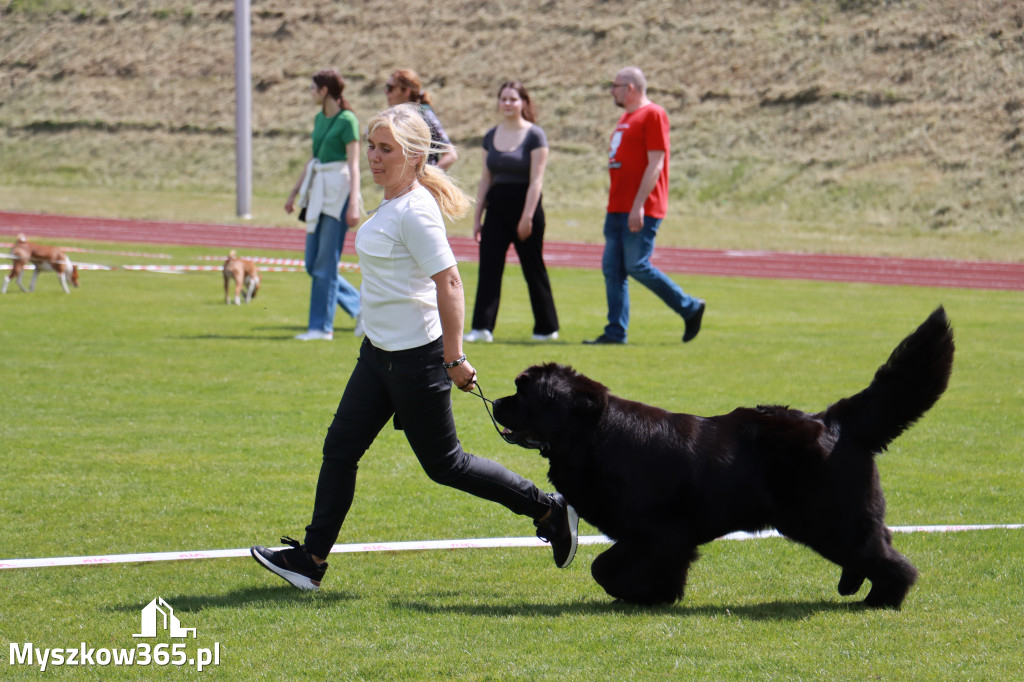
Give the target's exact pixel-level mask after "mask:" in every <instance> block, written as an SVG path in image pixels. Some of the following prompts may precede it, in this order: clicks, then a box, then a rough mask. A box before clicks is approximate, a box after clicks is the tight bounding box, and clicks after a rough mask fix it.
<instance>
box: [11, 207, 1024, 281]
mask: <svg viewBox="0 0 1024 682" xmlns="http://www.w3.org/2000/svg"><path fill="white" fill-rule="evenodd" d="M18 233H24V234H25V235H27V236H28V237H29V239H32V238H38V239H48V240H61V239H64V240H82V239H85V240H95V241H105V242H122V243H129V244H177V245H188V246H220V247H224V248H235V249H239V250H242V249H269V250H282V251H299V252H302V251H303V250H304V243H305V233H304V232H303V231H302V230H300V229H296V228H282V227H261V226H258V225H218V224H205V223H179V222H158V221H143V220H115V219H109V218H82V217H74V216H60V215H41V214H34V213H8V212H3V211H0V237H8V238H9V240H10V241H11V242H13V241H14V237H15V235H17V234H18ZM352 238H353V237H352V233H351V232H349V235H348V240H347V244H346V246H347V250H348V253H352V244H351V241H352ZM449 241H450V242H451V245H452V249H453V250H454V252H455V256H456V257H457V258H458V259H459V260H460V261H475V260H476V259H477V247H476V244H475V243H474V242H473V240H472V239H470V238H468V237H452V238H451V239H450V240H449ZM601 250H602V246H601V245H600V244H579V243H570V242H552V241H548V242H546V243H545V244H544V260H545V261H546V262H547V264H548V265H550V266H562V267H576V268H595V269H596V268H600V267H601ZM510 259H511V260H513V261H514V259H515V256H514V254H511V255H510ZM652 262H653V263H654V264H655V265H656V266H657V267H659V268H661V269H662V270H664V271H665V272H673V273H688V274H700V275H717V276H722V277H762V278H776V279H806V280H818V281H832V282H865V283H870V284H897V285H912V286H931V287H954V288H965V289H1003V290H1011V291H1024V263H1001V262H993V261H967V260H935V259H931V260H925V259H911V258H875V257H869V256H834V255H822V254H799V253H778V252H770V251H723V250H713V249H680V248H670V247H662V246H659V247H657V248H656V249H655V252H654V257H653V258H652Z"/></svg>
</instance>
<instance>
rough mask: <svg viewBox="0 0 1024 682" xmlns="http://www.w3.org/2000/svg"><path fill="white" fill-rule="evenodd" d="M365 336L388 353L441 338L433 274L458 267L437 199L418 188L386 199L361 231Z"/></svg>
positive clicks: (358, 242)
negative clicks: (388, 199)
mask: <svg viewBox="0 0 1024 682" xmlns="http://www.w3.org/2000/svg"><path fill="white" fill-rule="evenodd" d="M355 243H356V253H357V254H358V256H359V269H360V270H361V271H362V274H363V284H362V288H361V293H362V306H363V312H362V315H363V325H364V327H365V329H366V337H367V338H368V339H369V340H370V343H372V344H373V345H374V346H376V347H377V348H380V349H382V350H386V351H397V350H408V349H409V348H418V347H419V346H424V345H426V344H428V343H430V342H431V341H434V340H436V339H438V338H439V337H440V336H441V316H440V315H439V314H438V311H437V289H436V287H435V286H434V280H432V279H430V278H431V277H432V276H433V275H436V274H437V273H439V272H442V271H444V270H447V269H448V268H450V267H452V266H453V265H455V264H456V261H455V254H453V253H452V248H451V246H450V245H449V244H448V236H447V234H446V233H445V229H444V218H443V217H442V216H441V209H440V207H438V205H437V202H436V201H435V200H434V197H433V196H431V194H430V192H429V191H427V189H426V188H425V187H417V188H416V189H414V190H413V191H411V192H409V193H408V194H404V195H402V196H400V197H398V198H396V199H392V200H391V201H385V202H384V203H383V204H382V205H381V206H380V208H379V209H377V212H376V213H374V214H373V215H371V216H370V217H369V219H367V221H366V222H365V223H363V224H362V226H361V227H360V228H359V231H358V232H357V233H356V242H355Z"/></svg>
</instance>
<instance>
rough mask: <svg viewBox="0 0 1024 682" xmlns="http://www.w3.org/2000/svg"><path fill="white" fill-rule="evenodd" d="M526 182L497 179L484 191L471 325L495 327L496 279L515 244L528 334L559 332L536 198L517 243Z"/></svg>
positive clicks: (541, 215) (498, 292)
mask: <svg viewBox="0 0 1024 682" xmlns="http://www.w3.org/2000/svg"><path fill="white" fill-rule="evenodd" d="M527 187H528V185H526V184H517V183H502V184H500V185H494V186H492V187H491V188H490V189H489V190H488V191H487V213H486V214H485V216H484V222H483V225H481V231H480V275H479V279H478V280H477V287H476V303H475V304H474V305H473V324H472V325H471V327H472V328H473V329H486V330H487V331H494V325H495V324H496V322H497V320H498V304H499V303H500V301H501V278H502V276H503V275H504V273H505V254H506V253H507V252H508V245H509V244H512V245H513V246H515V248H516V255H518V256H519V263H520V264H521V265H522V266H523V278H524V279H525V280H526V289H527V291H528V292H529V294H530V307H531V308H532V309H533V333H534V334H550V333H552V332H556V331H558V313H557V312H556V310H555V299H554V295H553V294H552V293H551V280H550V279H549V278H548V271H547V268H546V267H545V266H544V253H543V252H544V206H543V205H542V203H543V202H542V201H538V202H537V210H536V211H535V212H534V214H533V232H531V233H530V236H529V237H527V238H526V240H524V241H519V235H518V234H517V228H518V226H519V217H520V216H521V215H522V214H523V206H524V205H525V204H526V190H527Z"/></svg>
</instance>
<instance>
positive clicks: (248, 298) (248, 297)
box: [245, 277, 259, 303]
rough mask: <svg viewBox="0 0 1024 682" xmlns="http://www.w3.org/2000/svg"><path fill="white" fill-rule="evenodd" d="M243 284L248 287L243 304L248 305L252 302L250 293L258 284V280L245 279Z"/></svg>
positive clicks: (253, 278)
mask: <svg viewBox="0 0 1024 682" xmlns="http://www.w3.org/2000/svg"><path fill="white" fill-rule="evenodd" d="M245 283H246V284H247V285H248V289H247V290H246V292H245V302H246V303H249V302H251V301H252V292H253V290H254V289H255V288H256V284H258V283H259V280H258V279H256V278H255V277H246V278H245Z"/></svg>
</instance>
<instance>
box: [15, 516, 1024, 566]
mask: <svg viewBox="0 0 1024 682" xmlns="http://www.w3.org/2000/svg"><path fill="white" fill-rule="evenodd" d="M1021 529H1024V523H1009V524H980V525H967V526H893V527H892V531H893V532H894V533H962V532H965V531H977V530H1021ZM775 537H782V536H781V535H780V534H779V532H778V531H776V530H765V531H760V532H757V533H745V532H742V531H741V532H736V533H729V534H728V535H724V536H722V537H721V538H719V539H721V540H755V539H758V538H775ZM610 542H611V540H609V539H608V538H607V537H605V536H604V535H581V536H580V537H579V544H581V545H599V544H608V543H610ZM545 545H546V543H544V542H543V541H542V540H539V539H537V538H533V537H526V538H473V539H467V540H418V541H412V542H378V543H370V544H350V545H335V546H334V547H333V548H331V554H346V553H354V552H358V553H361V552H407V551H413V550H431V549H485V548H493V547H543V546H545ZM242 556H249V549H248V548H243V549H212V550H203V551H196V552H155V553H150V554H108V555H95V556H69V557H51V558H47V559H0V570H3V569H9V568H45V567H48V566H89V565H95V564H138V563H145V562H150V561H185V560H188V559H227V558H233V557H242Z"/></svg>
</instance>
